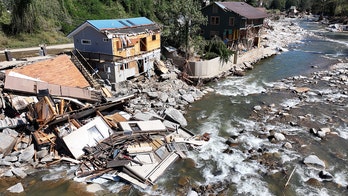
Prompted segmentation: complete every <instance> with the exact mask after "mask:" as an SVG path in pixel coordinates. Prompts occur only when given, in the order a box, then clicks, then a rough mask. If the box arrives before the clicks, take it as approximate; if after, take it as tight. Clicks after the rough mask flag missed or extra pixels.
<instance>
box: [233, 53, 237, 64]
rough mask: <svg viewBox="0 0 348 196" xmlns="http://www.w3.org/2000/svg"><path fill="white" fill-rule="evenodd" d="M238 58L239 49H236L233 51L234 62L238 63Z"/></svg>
mask: <svg viewBox="0 0 348 196" xmlns="http://www.w3.org/2000/svg"><path fill="white" fill-rule="evenodd" d="M237 58H238V51H237V50H236V51H234V53H233V64H237Z"/></svg>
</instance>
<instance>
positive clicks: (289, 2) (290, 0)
mask: <svg viewBox="0 0 348 196" xmlns="http://www.w3.org/2000/svg"><path fill="white" fill-rule="evenodd" d="M298 4H299V2H298V0H286V2H285V9H289V8H290V7H291V6H296V7H298Z"/></svg>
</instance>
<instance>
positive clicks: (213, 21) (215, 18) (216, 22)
mask: <svg viewBox="0 0 348 196" xmlns="http://www.w3.org/2000/svg"><path fill="white" fill-rule="evenodd" d="M210 24H211V25H219V24H220V16H212V17H211V18H210Z"/></svg>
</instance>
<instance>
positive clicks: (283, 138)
mask: <svg viewBox="0 0 348 196" xmlns="http://www.w3.org/2000/svg"><path fill="white" fill-rule="evenodd" d="M274 138H275V139H276V140H278V141H283V140H285V136H284V135H283V134H282V133H274Z"/></svg>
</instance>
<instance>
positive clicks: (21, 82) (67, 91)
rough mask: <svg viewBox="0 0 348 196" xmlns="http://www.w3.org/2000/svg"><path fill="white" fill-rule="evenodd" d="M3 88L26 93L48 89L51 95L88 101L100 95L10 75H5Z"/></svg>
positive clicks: (94, 99)
mask: <svg viewBox="0 0 348 196" xmlns="http://www.w3.org/2000/svg"><path fill="white" fill-rule="evenodd" d="M4 89H6V90H10V91H18V92H24V93H28V94H38V93H39V90H45V89H48V92H49V94H51V95H53V96H65V97H73V98H77V99H82V100H88V101H100V100H101V96H100V95H99V94H98V93H97V92H95V91H91V90H87V89H82V88H76V87H69V86H60V85H57V84H49V83H46V82H42V81H34V80H31V79H27V78H20V77H15V76H12V75H7V76H6V78H5V85H4Z"/></svg>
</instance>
